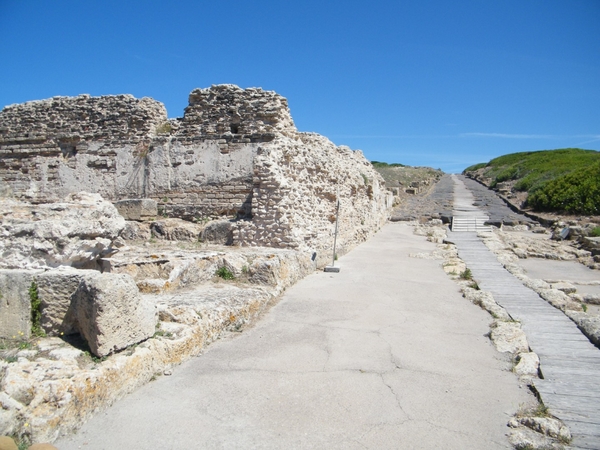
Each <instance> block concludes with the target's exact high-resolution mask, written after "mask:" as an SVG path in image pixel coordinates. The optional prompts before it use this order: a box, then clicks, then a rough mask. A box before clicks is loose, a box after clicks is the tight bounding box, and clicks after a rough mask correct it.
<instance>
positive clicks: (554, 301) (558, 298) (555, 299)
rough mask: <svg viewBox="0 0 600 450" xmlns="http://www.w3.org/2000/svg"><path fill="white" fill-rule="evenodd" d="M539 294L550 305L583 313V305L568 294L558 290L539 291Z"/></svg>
mask: <svg viewBox="0 0 600 450" xmlns="http://www.w3.org/2000/svg"><path fill="white" fill-rule="evenodd" d="M537 293H538V294H540V296H541V297H542V298H543V299H544V300H546V301H547V302H548V303H550V304H551V305H552V306H554V307H555V308H558V309H562V310H563V311H564V310H567V309H570V310H573V311H581V310H582V308H581V304H580V303H578V302H576V301H574V300H572V299H571V298H570V297H569V296H568V295H567V294H565V293H564V292H562V291H559V290H558V289H538V290H537Z"/></svg>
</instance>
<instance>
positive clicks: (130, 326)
mask: <svg viewBox="0 0 600 450" xmlns="http://www.w3.org/2000/svg"><path fill="white" fill-rule="evenodd" d="M74 300H75V309H76V318H77V326H78V328H79V332H80V333H81V335H82V336H83V338H84V339H85V340H86V341H87V343H88V345H89V347H90V350H91V351H92V352H93V353H94V354H95V355H96V356H106V355H108V354H110V353H113V352H114V351H117V350H121V349H123V348H126V347H128V346H130V345H133V344H136V343H138V342H141V341H143V340H144V339H147V338H148V337H150V336H152V335H153V334H154V331H155V325H156V320H157V319H156V306H155V305H154V304H153V303H152V302H151V301H150V300H149V299H148V298H146V297H142V296H141V295H140V293H139V290H138V288H137V286H136V284H135V281H134V280H133V278H131V277H130V276H129V275H126V274H113V273H100V272H96V273H93V274H92V273H89V274H86V275H85V276H84V277H83V278H82V280H81V282H80V284H79V289H78V290H77V293H76V294H75V299H74Z"/></svg>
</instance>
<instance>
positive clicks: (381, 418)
mask: <svg viewBox="0 0 600 450" xmlns="http://www.w3.org/2000/svg"><path fill="white" fill-rule="evenodd" d="M434 248H435V247H434V245H433V244H431V243H429V242H426V241H425V239H424V238H423V237H421V236H415V235H414V234H413V233H412V227H410V226H407V225H405V224H401V223H391V224H388V225H386V226H385V227H384V228H383V229H382V230H381V231H380V232H378V233H377V234H376V235H375V237H374V238H372V239H371V240H369V241H368V242H367V243H365V244H362V245H361V246H359V247H358V248H356V249H355V250H353V251H352V252H351V253H349V254H348V255H346V256H344V257H342V258H341V259H340V261H339V263H340V266H341V272H340V273H337V274H335V273H334V274H330V273H323V272H319V273H315V274H313V275H310V276H308V277H307V278H305V279H304V280H302V281H301V282H300V283H298V284H296V285H295V286H293V287H292V288H290V289H289V290H288V291H287V292H286V294H285V295H284V297H283V298H282V299H281V301H280V302H279V303H278V304H277V305H276V306H275V307H273V308H272V309H271V310H270V311H269V312H268V313H267V314H266V315H265V316H264V317H263V319H262V320H261V321H260V322H259V323H258V324H257V325H256V326H255V327H253V328H251V329H249V330H246V331H244V332H243V333H240V334H235V335H232V336H230V337H228V338H225V339H222V340H221V341H218V342H216V343H214V344H212V345H211V346H210V347H209V349H208V351H207V352H206V353H205V354H204V355H202V356H200V357H198V358H195V359H193V360H192V361H189V362H188V363H186V364H184V365H182V366H179V367H177V368H176V369H175V371H174V373H173V375H172V376H169V377H160V378H159V379H158V380H156V381H154V382H152V383H150V384H148V385H146V386H144V387H142V388H141V389H139V390H138V391H136V392H135V393H133V394H131V395H129V396H128V397H126V398H124V399H123V400H121V401H119V402H118V403H117V404H116V405H114V406H113V407H112V408H110V409H108V410H107V411H106V412H103V413H99V414H98V415H97V416H96V417H94V418H93V419H92V420H90V421H89V422H88V423H87V424H86V425H85V426H84V427H83V428H82V429H81V431H80V432H79V433H78V434H77V435H75V436H73V437H71V438H68V439H63V440H60V441H58V442H57V443H56V445H57V447H58V448H60V449H61V450H71V449H78V448H83V449H87V450H92V449H115V448H135V449H156V448H160V449H178V450H179V449H185V448H190V449H191V448H194V449H196V448H208V449H239V448H244V449H252V448H261V449H282V448H286V449H288V448H289V449H297V448H303V449H309V448H318V449H321V448H326V449H365V448H367V449H435V448H443V449H461V450H462V449H501V448H509V444H508V441H507V439H506V437H505V434H506V433H507V432H508V430H509V429H508V428H507V426H506V423H507V421H508V420H509V418H510V416H511V415H512V414H513V413H514V412H515V411H516V410H518V409H519V407H520V406H521V405H523V404H525V403H526V402H529V401H531V395H530V394H528V392H527V389H525V388H522V389H521V388H520V387H519V385H518V381H517V378H516V377H515V376H514V374H512V373H511V372H510V371H509V369H510V363H509V362H508V361H506V360H505V359H504V357H503V356H502V355H501V354H499V353H497V352H496V351H495V349H494V348H493V346H492V345H491V343H490V342H489V340H488V339H487V338H486V337H485V336H484V335H485V334H486V333H487V332H488V331H489V328H488V324H489V321H490V318H489V315H488V314H487V313H486V312H484V311H483V310H481V309H480V308H479V307H477V306H475V305H472V304H471V303H469V302H468V301H466V300H465V299H464V298H462V296H461V294H460V293H459V289H458V286H457V285H456V284H455V283H454V282H452V281H451V280H450V279H449V277H447V276H446V274H445V273H444V272H443V270H442V268H441V264H440V261H435V260H427V259H417V258H411V257H409V254H410V253H413V252H429V251H431V250H433V249H434Z"/></svg>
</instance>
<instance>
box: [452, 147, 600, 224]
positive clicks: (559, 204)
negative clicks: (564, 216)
mask: <svg viewBox="0 0 600 450" xmlns="http://www.w3.org/2000/svg"><path fill="white" fill-rule="evenodd" d="M482 167H485V168H486V169H485V171H484V176H485V177H487V178H491V180H492V182H491V186H492V187H495V186H496V185H497V184H498V183H501V182H503V181H513V180H514V181H515V184H514V189H515V190H517V191H525V192H527V193H528V194H529V196H528V200H527V205H528V206H530V207H532V208H534V209H536V210H538V211H560V212H567V213H572V214H599V212H598V211H599V209H598V208H600V199H599V196H600V193H599V192H598V191H599V183H600V152H597V151H595V150H582V149H578V148H566V149H559V150H543V151H537V152H522V153H512V154H509V155H504V156H500V157H498V158H495V159H492V160H491V161H490V162H489V163H487V164H476V165H474V166H471V167H468V168H467V169H465V171H464V172H463V173H468V172H470V171H474V170H477V169H481V168H482Z"/></svg>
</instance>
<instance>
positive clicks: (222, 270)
mask: <svg viewBox="0 0 600 450" xmlns="http://www.w3.org/2000/svg"><path fill="white" fill-rule="evenodd" d="M215 275H217V276H218V277H220V278H223V279H224V280H233V279H234V278H235V276H234V275H233V272H231V270H229V269H228V268H227V267H225V266H222V267H219V268H218V269H217V271H216V273H215Z"/></svg>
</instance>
